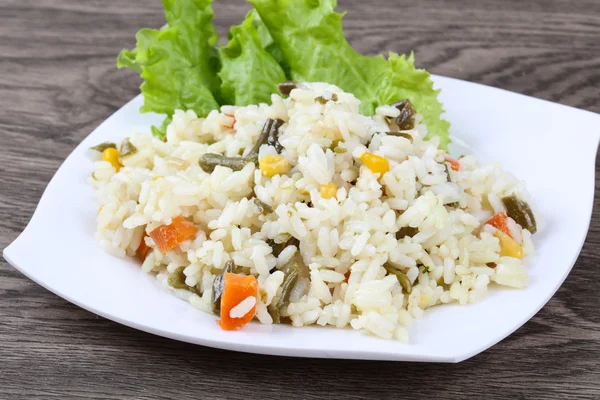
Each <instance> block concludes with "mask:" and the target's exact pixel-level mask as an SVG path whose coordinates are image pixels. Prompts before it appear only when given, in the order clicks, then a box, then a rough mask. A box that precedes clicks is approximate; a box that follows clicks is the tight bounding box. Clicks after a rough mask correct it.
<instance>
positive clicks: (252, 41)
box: [219, 11, 286, 106]
mask: <svg viewBox="0 0 600 400" xmlns="http://www.w3.org/2000/svg"><path fill="white" fill-rule="evenodd" d="M256 17H257V15H256V13H255V12H254V11H250V12H249V13H248V15H247V16H246V18H245V19H244V22H243V23H242V24H241V25H237V26H233V27H231V30H230V32H229V37H230V39H229V43H228V44H227V46H225V47H221V48H220V49H219V54H220V56H221V64H222V68H221V71H220V72H219V77H220V78H221V95H222V100H223V102H224V104H235V105H238V106H246V105H248V104H257V103H269V102H270V100H271V93H276V92H277V86H278V85H279V83H281V82H283V81H285V80H286V77H285V73H284V71H283V69H282V68H281V66H280V65H279V63H278V62H277V60H276V59H275V58H273V56H272V55H271V54H270V53H269V52H268V51H267V49H266V47H268V46H270V45H271V46H272V45H273V43H272V41H271V43H268V42H267V39H266V36H264V32H263V41H265V42H264V43H265V45H266V46H265V45H263V42H261V39H260V37H259V34H258V31H257V29H256V26H255V25H254V23H253V21H254V19H255V18H256ZM259 22H260V21H259ZM263 26H264V25H263Z"/></svg>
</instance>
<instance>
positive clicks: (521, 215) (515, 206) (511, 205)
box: [502, 194, 537, 234]
mask: <svg viewBox="0 0 600 400" xmlns="http://www.w3.org/2000/svg"><path fill="white" fill-rule="evenodd" d="M502 203H503V204H504V207H506V213H507V214H508V216H509V217H511V218H512V219H514V220H515V222H516V223H517V224H519V225H521V227H522V228H523V229H527V230H528V231H529V232H531V234H534V233H536V232H537V224H536V222H535V217H534V215H533V211H532V210H531V207H529V204H527V203H526V202H525V201H523V200H521V199H519V198H518V197H517V196H515V195H514V194H513V195H510V196H507V197H504V198H502Z"/></svg>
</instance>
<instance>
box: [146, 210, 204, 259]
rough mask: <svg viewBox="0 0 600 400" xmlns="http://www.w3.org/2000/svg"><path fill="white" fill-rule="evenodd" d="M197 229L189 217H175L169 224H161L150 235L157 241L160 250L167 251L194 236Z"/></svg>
mask: <svg viewBox="0 0 600 400" xmlns="http://www.w3.org/2000/svg"><path fill="white" fill-rule="evenodd" d="M197 231H198V229H196V227H195V226H194V224H192V223H191V222H190V221H188V220H187V219H185V218H183V217H175V218H173V222H171V223H170V224H169V225H161V226H159V227H158V228H156V229H154V230H153V231H152V232H150V237H151V238H152V240H154V243H156V246H157V247H158V250H160V251H161V253H166V252H168V251H171V250H173V249H174V248H175V247H177V246H179V245H180V244H181V243H182V242H183V241H184V240H186V239H189V238H190V237H192V236H193V235H194V234H195V233H196V232H197Z"/></svg>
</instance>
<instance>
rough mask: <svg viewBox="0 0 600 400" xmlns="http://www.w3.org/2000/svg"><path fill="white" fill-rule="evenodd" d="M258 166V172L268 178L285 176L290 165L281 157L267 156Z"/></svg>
mask: <svg viewBox="0 0 600 400" xmlns="http://www.w3.org/2000/svg"><path fill="white" fill-rule="evenodd" d="M258 164H259V168H260V172H261V173H262V174H263V175H264V176H268V177H271V176H275V175H283V174H287V173H288V172H289V170H290V163H289V162H288V160H286V159H285V158H284V157H282V156H275V155H267V156H264V157H263V158H262V159H261V160H260V162H259V163H258Z"/></svg>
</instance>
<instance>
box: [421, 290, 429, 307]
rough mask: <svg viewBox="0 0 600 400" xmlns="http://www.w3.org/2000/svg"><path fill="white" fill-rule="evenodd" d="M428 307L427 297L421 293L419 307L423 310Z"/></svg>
mask: <svg viewBox="0 0 600 400" xmlns="http://www.w3.org/2000/svg"><path fill="white" fill-rule="evenodd" d="M428 305H429V296H427V295H426V294H425V293H421V295H420V296H419V307H420V308H425V307H427V306H428Z"/></svg>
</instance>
